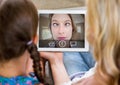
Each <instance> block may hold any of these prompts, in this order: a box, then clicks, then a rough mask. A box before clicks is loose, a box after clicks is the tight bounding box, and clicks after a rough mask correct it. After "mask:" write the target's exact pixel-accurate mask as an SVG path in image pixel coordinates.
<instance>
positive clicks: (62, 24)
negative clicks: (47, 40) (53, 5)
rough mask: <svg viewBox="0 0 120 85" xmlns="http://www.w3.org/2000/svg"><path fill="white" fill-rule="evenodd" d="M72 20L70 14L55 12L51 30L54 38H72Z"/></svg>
mask: <svg viewBox="0 0 120 85" xmlns="http://www.w3.org/2000/svg"><path fill="white" fill-rule="evenodd" d="M72 29H73V28H72V21H71V18H70V17H69V15H68V14H54V15H53V16H52V19H51V31H52V35H53V38H54V40H70V39H71V37H72Z"/></svg>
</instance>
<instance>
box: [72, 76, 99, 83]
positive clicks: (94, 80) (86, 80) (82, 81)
mask: <svg viewBox="0 0 120 85" xmlns="http://www.w3.org/2000/svg"><path fill="white" fill-rule="evenodd" d="M73 85H100V83H99V82H97V81H96V79H95V77H94V76H90V77H88V78H85V79H82V80H80V81H78V82H77V83H75V84H73Z"/></svg>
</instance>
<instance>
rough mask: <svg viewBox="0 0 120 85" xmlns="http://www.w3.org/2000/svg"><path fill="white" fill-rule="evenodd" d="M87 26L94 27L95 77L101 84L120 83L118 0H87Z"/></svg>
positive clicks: (119, 1)
mask: <svg viewBox="0 0 120 85" xmlns="http://www.w3.org/2000/svg"><path fill="white" fill-rule="evenodd" d="M87 8H88V10H87V22H88V28H92V29H94V32H93V34H94V44H93V48H94V56H95V58H96V61H97V63H98V68H97V72H98V73H97V75H98V76H99V77H97V79H99V81H100V80H102V81H101V82H102V85H119V83H120V52H119V51H120V0H87Z"/></svg>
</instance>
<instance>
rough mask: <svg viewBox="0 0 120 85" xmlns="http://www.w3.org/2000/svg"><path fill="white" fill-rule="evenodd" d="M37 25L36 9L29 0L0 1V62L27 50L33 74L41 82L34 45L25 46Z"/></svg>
mask: <svg viewBox="0 0 120 85" xmlns="http://www.w3.org/2000/svg"><path fill="white" fill-rule="evenodd" d="M37 25H38V14H37V9H36V8H35V6H34V5H33V4H32V2H30V0H0V62H1V63H2V62H3V63H5V62H7V61H10V60H12V59H14V58H19V57H20V56H21V55H22V54H23V53H24V52H25V50H28V51H29V52H30V54H31V58H32V59H33V61H34V66H33V67H34V70H35V74H36V76H37V78H38V79H39V80H41V79H42V76H41V68H40V63H39V62H40V56H39V53H38V52H37V47H36V45H35V44H34V43H29V45H27V43H28V42H29V41H31V40H32V39H33V38H34V37H35V35H36V30H37ZM41 82H42V80H41Z"/></svg>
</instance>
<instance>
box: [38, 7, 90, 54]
mask: <svg viewBox="0 0 120 85" xmlns="http://www.w3.org/2000/svg"><path fill="white" fill-rule="evenodd" d="M85 14H86V10H85V9H82V10H68V9H67V10H38V15H39V23H38V31H37V34H38V36H39V38H38V39H39V40H38V43H37V46H38V51H79V52H83V51H89V44H88V42H87V40H86V34H85V30H86V27H85V26H86V25H85Z"/></svg>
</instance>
